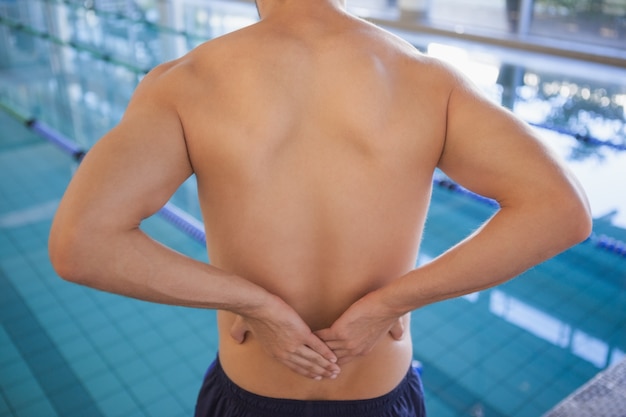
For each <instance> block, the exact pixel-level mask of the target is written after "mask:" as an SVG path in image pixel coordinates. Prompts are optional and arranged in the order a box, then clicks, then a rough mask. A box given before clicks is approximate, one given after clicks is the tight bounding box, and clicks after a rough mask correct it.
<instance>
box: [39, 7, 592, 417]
mask: <svg viewBox="0 0 626 417" xmlns="http://www.w3.org/2000/svg"><path fill="white" fill-rule="evenodd" d="M257 7H258V9H259V13H260V16H261V20H260V21H259V22H258V23H256V24H253V25H251V26H249V27H247V28H244V29H242V30H239V31H236V32H234V33H230V34H228V35H225V36H223V37H221V38H218V39H215V40H212V41H209V42H207V43H205V44H203V45H201V46H199V47H198V48H196V49H195V50H193V51H192V52H190V53H189V54H187V55H186V56H184V57H182V58H180V59H178V60H175V61H173V62H169V63H166V64H163V65H160V66H158V67H157V68H155V69H154V70H153V71H152V72H151V73H150V74H148V75H147V76H146V77H145V79H144V80H143V81H142V82H141V84H140V85H139V86H138V88H137V90H136V92H135V94H134V96H133V98H132V100H131V103H130V104H129V106H128V109H127V112H126V114H125V115H124V117H123V119H122V121H121V122H120V124H119V125H118V126H117V127H115V128H114V129H113V130H111V131H110V132H109V133H108V134H106V135H105V137H103V138H102V139H101V140H100V141H99V142H98V143H97V144H96V145H95V146H94V147H93V149H92V150H91V151H90V152H89V153H88V154H87V156H86V158H85V159H84V161H83V162H82V164H81V165H80V167H79V169H78V172H77V173H76V176H75V177H74V179H73V180H72V182H71V184H70V185H69V187H68V189H67V192H66V195H65V196H64V198H63V200H62V202H61V205H60V207H59V210H58V213H57V215H56V218H55V220H54V224H53V227H52V231H51V237H50V255H51V259H52V262H53V265H54V267H55V268H56V270H57V271H58V273H59V275H60V276H62V277H64V278H65V279H68V280H71V281H74V282H77V283H80V284H83V285H88V286H91V287H94V288H98V289H101V290H104V291H109V292H114V293H118V294H123V295H126V296H129V297H136V298H139V299H143V300H149V301H153V302H158V303H167V304H174V305H183V306H190V307H198V308H207V309H218V310H219V313H218V325H219V339H220V340H219V361H217V360H216V362H215V363H214V365H213V366H212V368H211V371H210V372H209V374H208V376H207V379H206V380H205V384H204V386H203V388H202V391H201V395H200V399H199V402H198V406H197V413H198V414H197V415H202V416H206V415H211V416H213V415H215V416H219V417H228V416H230V415H237V416H248V415H254V416H262V415H265V414H263V410H272V411H271V413H270V412H268V413H269V414H268V415H272V416H283V415H294V416H300V415H312V416H313V415H314V416H317V415H324V416H326V415H330V414H331V413H332V412H334V413H336V414H337V415H359V416H361V417H364V416H369V415H372V416H377V417H379V416H415V415H423V413H424V411H423V402H422V398H421V392H420V384H419V381H418V380H417V376H416V375H415V374H414V372H411V371H409V372H408V373H407V370H409V369H410V364H411V359H412V346H411V335H410V334H409V333H410V332H409V325H408V321H409V313H410V312H411V311H412V310H415V309H417V308H420V307H422V306H425V305H427V304H429V303H433V302H437V301H440V300H444V299H448V298H451V297H456V296H459V295H462V294H467V293H470V292H474V291H478V290H481V289H485V288H488V287H492V286H494V285H497V284H499V283H502V282H504V281H505V280H508V279H510V278H512V277H514V276H515V275H517V274H519V273H521V272H522V271H524V270H525V269H527V268H529V267H531V266H533V265H535V264H537V263H539V262H541V261H543V260H545V259H547V258H549V257H552V256H553V255H555V254H557V253H558V252H560V251H562V250H565V249H566V248H568V247H570V246H571V245H573V244H576V243H578V242H579V241H581V240H583V239H585V237H586V236H587V235H588V234H589V232H590V216H589V211H588V207H587V203H586V199H585V197H584V195H583V192H582V191H581V188H580V187H579V185H578V183H577V182H576V180H575V179H574V178H573V177H572V176H571V174H570V173H569V172H568V171H567V170H566V169H565V168H564V167H563V165H561V164H560V163H559V162H557V161H556V160H555V159H554V158H553V156H552V155H551V154H550V153H549V152H548V151H547V150H546V149H545V148H544V147H543V146H542V145H541V144H540V143H539V141H538V139H537V136H536V133H535V132H534V131H533V130H531V129H529V128H528V126H526V125H525V124H524V123H522V122H520V121H519V120H517V119H516V118H515V117H514V116H512V115H511V114H510V113H508V112H507V111H505V110H503V109H502V108H500V107H499V106H497V105H494V104H492V103H491V102H490V101H489V100H486V99H485V98H484V97H483V96H482V95H481V94H480V93H479V92H478V91H477V90H476V88H474V87H473V86H472V85H471V84H470V83H469V82H468V81H467V80H466V79H465V78H464V77H463V76H461V75H460V74H459V73H457V72H456V71H455V70H453V69H451V68H449V67H448V66H446V65H445V64H443V63H441V62H439V61H437V60H435V59H433V58H429V57H426V56H424V55H422V54H420V53H418V52H417V51H416V50H415V49H414V48H413V47H411V46H410V45H408V44H407V43H405V42H403V41H402V40H399V39H398V38H396V37H394V36H393V35H391V34H389V33H387V32H385V31H383V30H381V29H379V28H376V27H374V26H372V25H370V24H368V23H366V22H364V21H362V20H359V19H357V18H355V17H353V16H351V15H349V14H348V13H347V12H346V11H345V4H344V1H343V0H315V1H308V0H264V1H263V0H259V1H258V4H257ZM436 167H439V168H441V169H442V170H443V171H444V172H445V173H447V174H448V175H449V176H450V177H451V178H452V179H454V180H456V181H458V182H459V183H460V184H462V185H464V186H465V187H467V188H469V189H471V190H473V191H476V192H478V193H480V194H482V195H485V196H488V197H491V198H494V199H496V200H497V201H498V202H499V203H500V205H501V209H500V210H499V211H498V212H497V214H496V215H495V216H494V217H493V218H491V219H490V220H489V221H488V222H486V223H485V224H484V225H483V226H482V227H481V228H480V229H479V230H478V231H476V232H475V233H474V234H472V235H471V236H469V237H468V238H467V239H466V240H464V241H463V242H461V243H459V244H458V245H456V246H455V247H453V248H450V250H448V251H447V252H446V253H444V254H443V255H441V256H440V257H438V258H437V259H435V260H433V261H432V262H430V263H429V264H427V265H424V266H422V267H419V268H417V269H416V268H415V261H416V254H417V253H418V248H419V243H420V238H421V235H422V230H423V226H424V220H425V216H426V212H427V208H428V205H429V198H430V192H431V183H432V175H433V171H434V170H435V168H436ZM192 174H195V175H196V177H197V181H198V194H199V199H200V203H201V207H202V214H203V217H204V222H205V227H206V232H207V249H208V253H209V257H210V260H211V264H210V265H207V264H205V263H202V262H198V261H195V260H192V259H189V258H188V257H185V256H183V255H181V254H179V253H176V252H174V251H172V250H170V249H168V248H166V247H163V246H162V245H160V244H158V243H156V242H154V241H153V240H151V239H150V238H148V237H147V236H146V235H145V234H144V233H142V232H141V231H140V230H139V228H138V226H139V223H140V222H141V221H142V220H143V219H145V218H147V217H148V216H151V215H152V214H154V213H155V212H156V211H157V210H159V209H160V208H161V206H162V205H163V204H164V203H165V202H166V201H167V200H168V199H169V197H170V196H171V195H172V194H173V193H174V191H175V190H176V189H177V188H178V187H179V186H180V184H181V183H183V181H185V180H186V179H187V178H188V177H189V176H190V175H192ZM418 337H419V335H418ZM284 399H289V401H285V400H284ZM291 400H295V401H291ZM337 400H349V401H337ZM247 407H248V408H247ZM304 410H306V411H304ZM329 410H339V411H329ZM366 410H369V411H367V412H366ZM383 410H385V411H383ZM307 413H308V414H307ZM368 413H369V414H368ZM333 415H334V414H333Z"/></svg>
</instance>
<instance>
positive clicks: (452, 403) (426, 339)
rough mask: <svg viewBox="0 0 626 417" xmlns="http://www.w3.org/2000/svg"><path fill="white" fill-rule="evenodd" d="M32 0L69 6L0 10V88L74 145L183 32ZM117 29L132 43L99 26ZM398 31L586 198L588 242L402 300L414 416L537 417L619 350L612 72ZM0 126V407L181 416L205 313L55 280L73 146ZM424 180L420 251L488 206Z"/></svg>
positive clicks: (98, 126) (618, 167)
mask: <svg viewBox="0 0 626 417" xmlns="http://www.w3.org/2000/svg"><path fill="white" fill-rule="evenodd" d="M37 4H48V5H49V7H51V8H53V9H54V10H55V13H59V14H64V15H65V16H74V19H75V20H73V21H74V22H75V24H74V25H71V27H72V28H73V29H75V33H74V34H73V35H71V34H70V35H71V36H70V35H67V36H68V39H59V41H60V42H55V41H51V40H50V39H49V38H46V37H45V36H43V33H45V32H44V29H45V27H43V26H41V27H38V30H39V32H37V31H30V32H28V31H27V30H25V29H24V27H22V28H21V29H20V28H17V27H16V26H15V22H16V21H19V19H18V18H17V17H16V16H14V15H11V16H9V13H8V12H6V10H3V9H0V15H2V16H4V20H2V21H0V24H1V25H3V26H0V27H4V28H6V27H9V26H10V27H12V29H11V31H10V32H11V34H12V35H11V36H14V37H15V43H14V44H13V45H14V46H15V48H13V49H11V50H10V51H9V52H10V54H11V65H10V66H9V67H8V68H4V69H2V70H1V71H0V103H1V104H2V105H3V106H4V107H5V108H7V109H12V110H14V111H16V112H17V113H18V116H19V115H22V116H26V117H28V118H30V117H35V118H37V119H38V120H40V121H41V122H42V123H44V124H45V125H47V126H49V127H51V128H53V129H54V130H56V131H58V132H60V133H62V134H63V135H64V136H66V137H67V138H70V139H71V140H73V141H74V142H75V144H76V145H77V146H78V147H80V148H83V149H88V148H89V147H90V146H91V145H92V144H93V143H94V141H95V140H97V138H98V137H99V136H100V135H101V134H102V133H103V132H105V131H106V130H108V129H109V128H110V127H111V126H112V125H113V124H114V123H115V122H116V121H117V120H118V119H119V117H120V116H121V113H122V111H123V108H124V107H125V103H126V102H127V100H128V98H129V96H130V93H131V91H132V89H133V88H134V86H135V85H136V83H137V81H138V80H139V79H140V78H141V76H142V75H143V73H144V71H145V69H147V68H149V67H150V66H151V65H153V64H154V63H155V61H156V60H158V59H162V58H164V57H166V55H167V54H165V52H164V51H161V52H158V51H159V50H160V48H161V47H162V46H163V45H165V44H167V45H169V44H170V43H171V42H175V41H176V39H185V42H186V43H185V45H186V46H187V47H189V46H193V44H194V42H195V40H194V39H196V38H193V37H192V38H185V37H181V35H176V34H174V35H172V34H167V33H169V32H167V31H165V29H163V28H155V27H154V26H151V25H147V24H145V23H141V22H139V21H137V20H129V19H130V18H126V17H123V16H118V15H111V16H109V17H107V18H106V19H105V17H103V16H108V15H99V14H98V13H96V12H94V14H89V13H88V11H84V10H83V11H81V9H80V8H77V7H76V6H71V5H69V4H65V3H56V2H38V3H37ZM2 13H5V14H2ZM207 13H208V12H207ZM230 13H231V15H230V17H228V18H227V17H225V16H224V15H220V16H221V17H220V16H217V17H215V16H213V17H212V15H211V14H210V13H209V14H208V15H207V17H206V18H207V19H208V21H211V19H213V20H214V21H215V27H214V34H216V33H219V32H220V31H226V30H229V28H231V27H232V26H234V25H237V24H242V23H244V22H246V21H248V20H247V19H250V18H251V17H250V16H253V14H254V11H253V10H252V11H250V10H249V8H247V9H246V8H245V7H244V6H242V5H237V6H236V8H235V9H234V11H232V12H230ZM238 13H239V14H238ZM88 16H91V17H88ZM9 18H10V19H9ZM107 19H108V20H107ZM133 19H134V18H133ZM228 22H230V23H228ZM11 25H13V26H11ZM220 25H221V26H220ZM87 29H89V30H87ZM96 29H97V30H96ZM98 30H99V31H101V33H100V35H98ZM164 33H165V35H164ZM87 34H88V35H89V38H88V39H86V38H84V36H87ZM129 34H133V36H134V38H133V39H134V40H135V43H134V47H133V50H132V51H131V52H134V53H131V52H129V51H127V50H125V48H126V47H125V46H124V45H125V44H123V43H120V42H119V40H118V39H117V38H118V37H123V38H124V39H126V38H127V37H128V36H129ZM204 35H207V36H208V34H204ZM81 36H82V37H81ZM98 36H100V38H98ZM407 37H408V35H407ZM163 39H165V42H164V43H163V42H161V41H162V40H163ZM87 40H88V41H89V42H91V43H88V42H87ZM411 41H412V42H413V43H414V44H415V45H417V46H418V47H419V48H420V49H422V50H424V51H426V52H428V53H431V54H437V55H438V56H441V57H442V58H443V59H449V60H451V61H453V63H455V64H457V65H460V66H461V67H462V68H464V69H465V70H469V71H470V72H471V71H473V72H471V73H470V76H473V77H474V78H475V80H476V82H477V83H479V84H480V85H481V87H482V88H484V89H485V91H486V92H487V93H488V94H489V95H490V96H491V97H493V98H494V100H498V101H500V102H502V103H504V104H506V105H507V106H509V107H511V108H513V110H514V111H515V112H516V113H518V114H520V115H521V116H522V117H524V118H526V119H527V120H528V121H529V122H532V123H534V124H536V125H538V126H543V127H544V128H541V129H542V132H543V134H544V136H545V137H546V141H547V143H549V144H550V146H552V147H553V148H554V149H555V150H557V152H559V153H560V154H561V155H562V156H563V157H565V158H566V159H568V163H569V164H570V165H571V166H572V168H573V169H574V170H575V171H576V173H577V174H578V175H579V176H580V178H581V180H582V182H583V185H584V187H585V188H586V190H587V192H588V193H589V194H590V197H591V199H592V205H593V209H594V233H595V238H594V239H593V240H589V241H587V242H584V243H581V244H580V245H577V246H576V247H574V248H572V249H571V250H569V251H567V252H565V253H563V254H562V255H559V256H557V257H556V258H554V259H552V260H550V261H548V262H546V263H544V264H542V265H540V266H538V267H536V268H534V269H532V270H531V271H528V272H527V273H525V274H523V275H522V276H520V277H518V278H516V279H515V280H513V281H511V282H509V283H506V284H504V285H501V286H499V287H497V288H495V289H492V290H489V291H484V292H480V293H476V294H472V295H469V296H466V297H462V298H458V299H454V300H449V301H446V302H443V303H439V304H436V305H432V306H428V307H426V308H423V309H421V310H419V311H416V312H415V313H414V314H413V322H412V326H413V333H414V343H415V348H414V349H415V358H416V359H417V360H419V361H421V362H422V364H423V379H424V383H425V387H426V394H427V406H428V409H429V412H430V415H432V416H437V417H440V416H441V417H447V416H516V417H517V416H538V415H541V414H542V413H543V412H545V411H546V410H548V409H549V408H551V407H552V406H553V405H554V404H556V403H557V402H558V401H559V400H560V399H562V398H563V397H565V396H566V395H567V394H569V393H570V392H572V391H573V390H574V389H575V388H577V387H578V386H580V385H581V384H583V383H584V382H585V381H587V380H588V379H590V378H591V377H592V376H593V375H595V374H596V373H597V372H598V371H600V370H602V369H605V368H606V367H608V366H610V365H611V364H613V363H616V362H617V361H619V360H621V359H623V358H624V355H625V352H626V258H625V257H624V256H621V255H620V253H619V251H618V250H617V249H616V247H615V245H613V246H611V244H610V239H613V240H614V241H616V242H617V241H626V220H625V218H624V216H626V193H625V192H624V191H625V187H624V184H623V182H624V178H626V175H624V174H626V152H625V151H623V150H620V147H619V145H620V144H624V141H625V139H624V137H626V131H625V130H624V102H623V100H624V98H623V97H626V81H625V80H626V77H625V75H626V71H625V70H623V69H615V68H609V67H603V66H600V65H591V64H588V63H582V62H576V61H571V60H563V59H558V58H550V57H543V56H538V55H532V54H520V53H513V52H511V51H507V50H499V49H497V48H493V47H491V48H485V47H482V46H480V45H471V44H461V43H459V42H458V41H457V42H454V43H444V42H442V41H441V40H440V39H422V38H420V37H417V36H411ZM98 42H99V43H98ZM93 45H96V46H98V48H93ZM137 45H143V46H137ZM87 46H90V47H89V48H88V47H87ZM163 48H164V47H163ZM151 51H155V52H151ZM125 60H129V61H128V62H127V61H125ZM51 63H52V64H51ZM606 98H608V99H609V103H608V104H606V100H605V99H606ZM603 103H604V104H603ZM620 106H621V107H620ZM567 109H569V110H568V111H569V113H567V114H566V113H565V110H567ZM620 109H621V110H620ZM620 111H621V113H620ZM0 126H2V129H1V130H0V178H2V180H1V181H0V286H1V288H0V298H1V301H0V317H1V318H2V326H1V327H0V415H3V416H4V415H7V416H25V415H36V416H56V415H58V416H72V415H77V416H78V415H80V416H85V415H90V416H100V415H103V416H143V415H145V416H178V415H180V416H183V415H189V414H190V412H191V409H192V407H193V403H194V400H195V394H196V391H197V389H198V388H199V384H200V379H201V377H202V374H203V372H204V369H205V367H206V366H207V365H208V363H209V362H210V361H211V360H212V358H213V356H214V355H215V352H216V348H217V347H216V334H215V327H214V323H213V316H214V314H213V313H212V312H206V311H201V310H193V309H184V308H174V307H169V306H159V305H154V304H148V303H143V302H138V301H135V300H129V299H125V298H122V297H118V296H114V295H110V294H104V293H100V292H97V291H93V290H88V289H85V288H82V287H79V286H75V285H73V284H69V283H67V282H64V281H61V280H59V279H58V278H57V277H56V276H55V274H54V272H53V271H52V268H51V267H50V265H49V261H48V259H47V252H46V240H47V233H48V228H49V224H50V219H51V216H52V213H53V212H54V209H55V207H56V204H57V203H58V200H59V198H60V196H61V194H62V192H63V190H64V188H65V186H66V184H67V182H68V181H69V179H70V177H71V173H72V169H73V168H74V167H75V161H74V160H73V159H72V158H71V157H69V156H67V155H66V154H64V153H63V152H60V151H59V149H58V148H57V147H56V146H54V145H51V144H49V143H46V142H45V141H43V140H42V139H41V138H40V137H39V136H37V135H35V134H33V133H32V132H31V131H29V130H28V129H27V128H26V127H25V126H24V125H22V124H20V123H19V122H18V121H17V119H16V118H14V117H12V116H11V115H9V114H8V113H6V112H0ZM545 127H547V128H549V129H545ZM565 131H567V132H570V133H571V135H570V134H565V133H563V132H565ZM596 141H597V142H606V143H604V144H600V143H596ZM613 144H614V145H617V146H613ZM437 183H438V184H441V186H437V187H435V189H434V192H433V199H432V205H431V209H430V212H429V218H428V223H427V228H426V231H425V236H424V242H423V245H422V252H421V254H420V262H424V261H427V260H428V259H430V258H432V257H434V256H436V255H437V254H438V253H440V252H441V251H443V250H445V249H446V248H447V247H449V246H450V245H452V244H454V243H456V242H457V241H458V240H460V239H461V238H463V237H464V236H465V235H466V234H467V233H468V232H470V231H471V230H474V229H475V228H476V227H477V225H478V224H480V222H481V221H483V220H484V219H486V218H487V217H488V216H489V215H490V214H492V213H493V210H494V208H493V206H491V205H489V204H487V203H486V202H485V201H483V200H480V199H477V198H474V197H472V196H469V195H467V194H465V193H462V192H459V191H458V190H455V189H454V187H452V186H450V185H449V184H447V183H446V182H445V181H439V182H437ZM193 188H194V184H193V180H191V181H189V182H188V183H187V184H185V185H184V186H183V187H182V188H181V190H179V192H178V193H177V195H176V196H175V197H174V199H173V203H174V204H175V205H176V206H178V207H180V208H182V209H184V210H185V211H187V212H189V213H191V214H192V215H197V214H198V211H197V210H198V209H197V202H196V199H195V194H194V191H193ZM144 228H145V229H146V230H147V231H148V232H149V233H150V234H151V235H153V236H154V237H155V238H157V239H159V240H161V241H163V242H164V243H166V244H168V245H171V246H172V247H173V248H175V249H177V250H179V251H182V252H184V253H186V254H189V255H190V256H193V257H196V258H198V259H205V258H206V255H205V253H204V252H205V250H204V247H203V246H202V245H201V244H199V243H198V242H197V241H196V240H194V239H191V238H190V237H189V236H188V235H186V234H185V233H183V232H181V231H180V230H179V229H177V228H175V227H173V226H172V225H171V224H170V223H169V222H167V221H165V220H163V218H159V217H154V218H152V219H150V220H148V221H147V222H146V223H145V225H144ZM602 239H604V240H602Z"/></svg>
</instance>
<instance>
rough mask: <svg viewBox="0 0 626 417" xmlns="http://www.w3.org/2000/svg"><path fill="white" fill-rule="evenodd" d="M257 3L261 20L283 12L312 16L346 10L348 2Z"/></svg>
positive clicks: (294, 0) (270, 0)
mask: <svg viewBox="0 0 626 417" xmlns="http://www.w3.org/2000/svg"><path fill="white" fill-rule="evenodd" d="M255 3H256V7H257V10H258V12H259V16H260V17H261V19H266V18H268V17H270V16H272V15H274V14H277V13H282V12H287V13H292V14H309V15H310V14H316V13H319V12H322V11H329V10H335V11H345V9H346V0H256V1H255Z"/></svg>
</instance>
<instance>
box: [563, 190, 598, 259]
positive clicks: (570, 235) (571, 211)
mask: <svg viewBox="0 0 626 417" xmlns="http://www.w3.org/2000/svg"><path fill="white" fill-rule="evenodd" d="M561 206H562V207H563V210H562V212H561V213H560V216H561V218H562V219H563V221H564V222H565V224H564V233H563V235H564V237H566V239H567V246H568V247H569V246H574V245H576V244H578V243H581V242H583V241H584V240H586V239H587V238H588V237H589V236H590V235H591V230H592V227H593V218H592V216H591V210H590V208H589V203H588V201H587V199H586V197H585V196H584V195H581V194H579V193H577V194H576V195H574V196H571V197H569V198H565V199H563V200H561Z"/></svg>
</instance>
